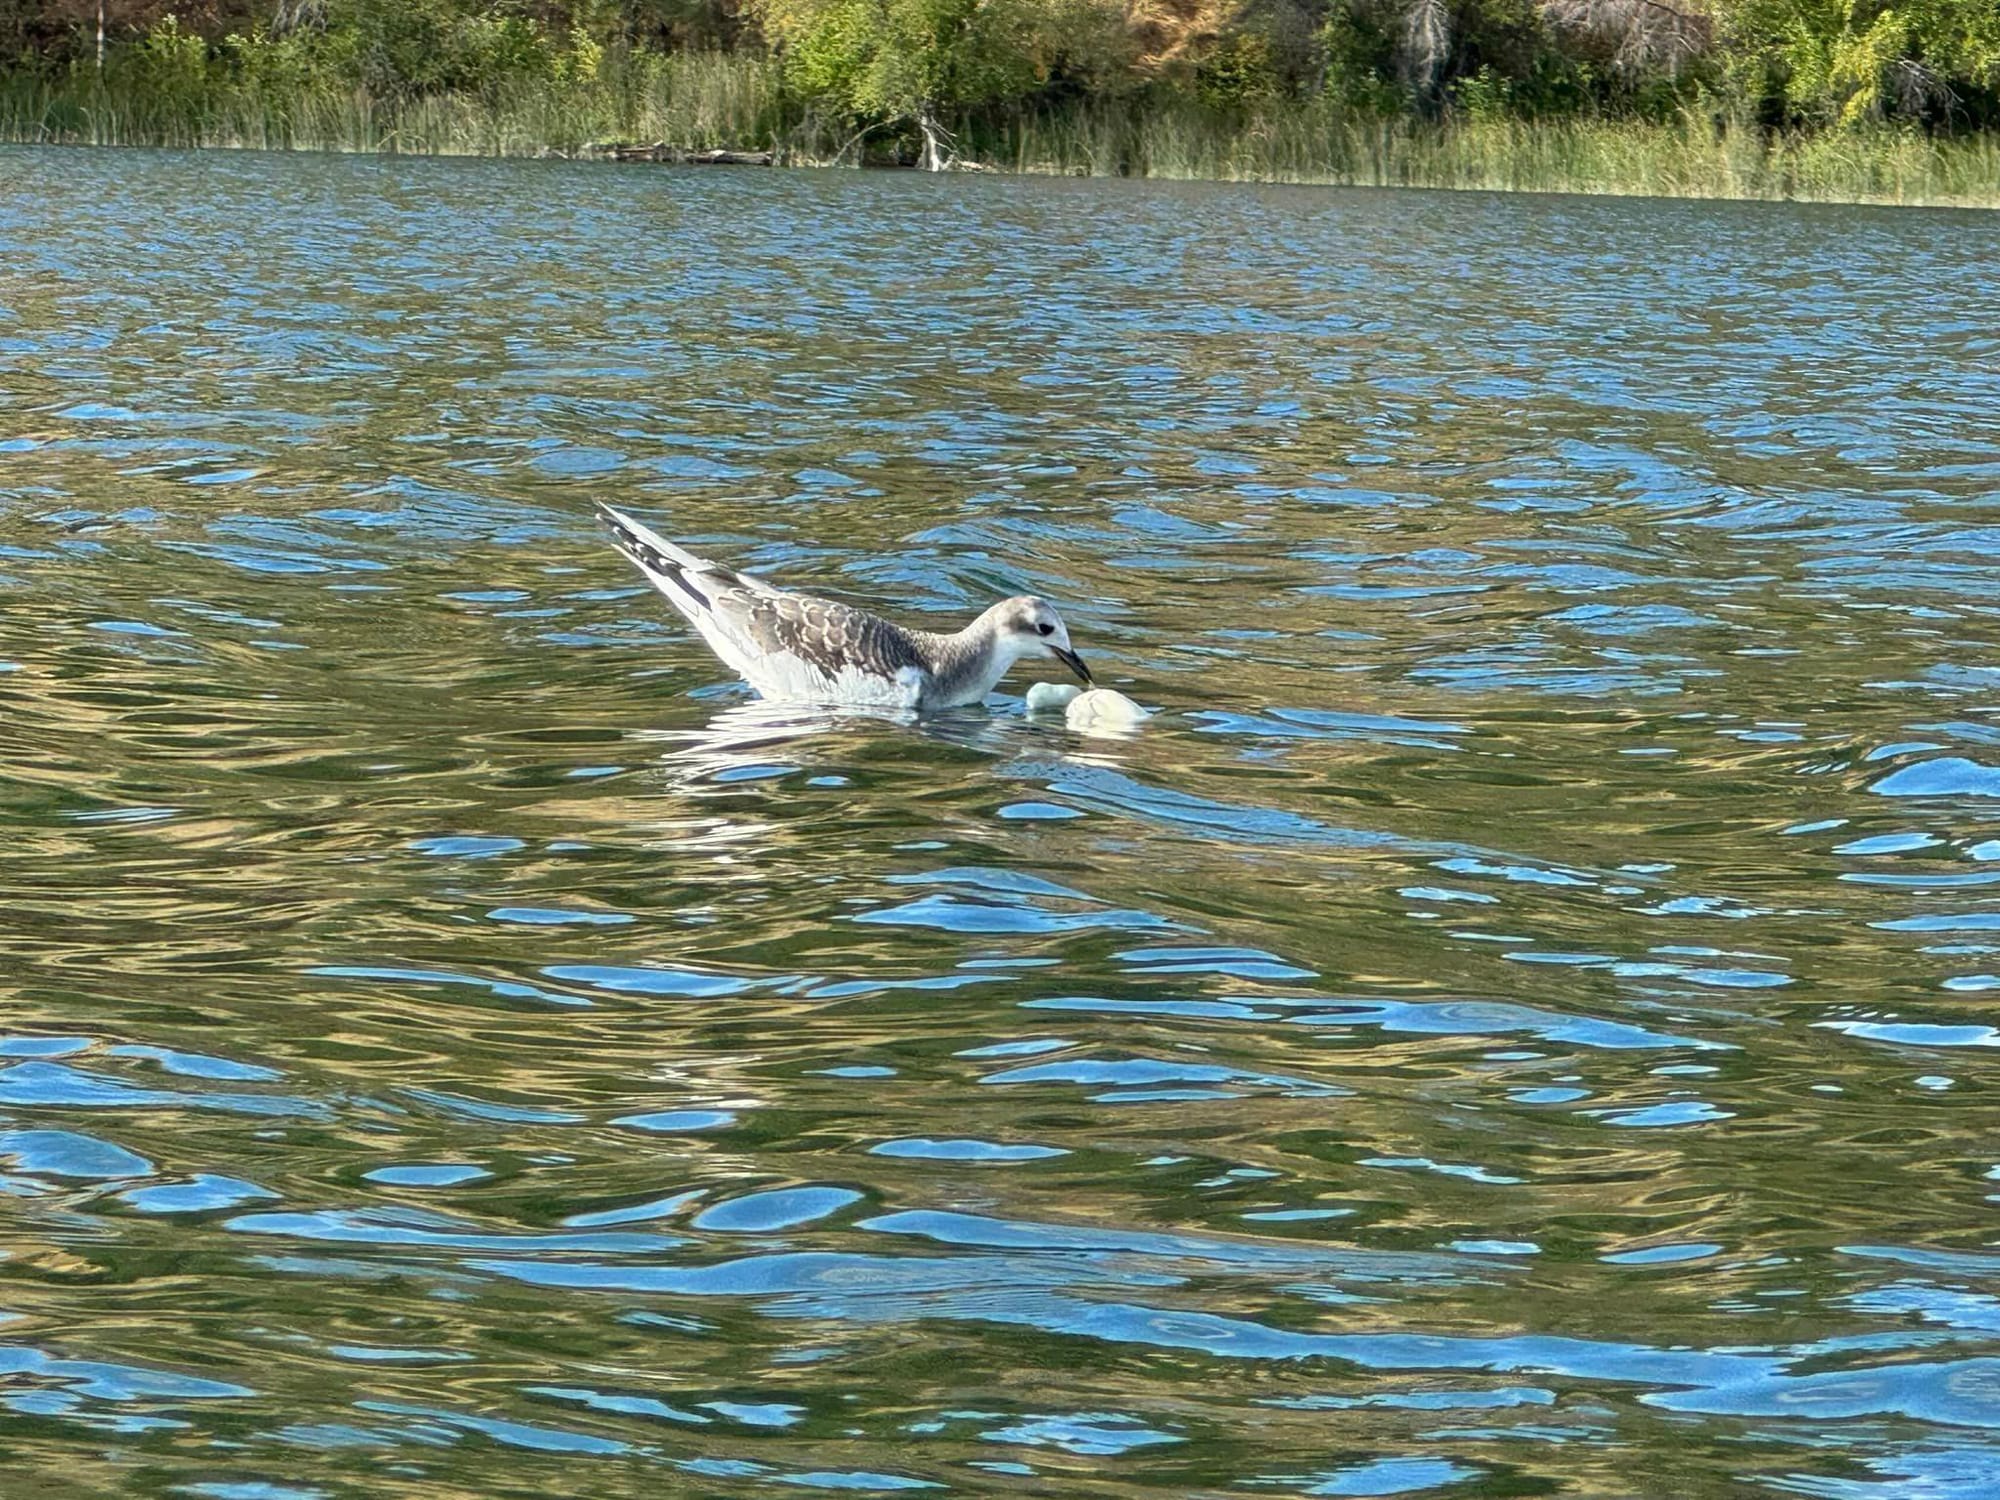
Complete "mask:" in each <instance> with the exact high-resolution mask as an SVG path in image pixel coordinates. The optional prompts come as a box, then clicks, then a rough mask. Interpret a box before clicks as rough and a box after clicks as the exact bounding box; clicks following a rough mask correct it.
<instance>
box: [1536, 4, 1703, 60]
mask: <svg viewBox="0 0 2000 1500" xmlns="http://www.w3.org/2000/svg"><path fill="white" fill-rule="evenodd" d="M1541 8H1542V14H1543V15H1545V16H1547V17H1548V18H1549V20H1550V21H1552V22H1553V23H1554V24H1556V25H1557V26H1563V27H1567V28H1569V29H1570V30H1572V31H1581V32H1586V33H1589V34H1591V35H1594V36H1598V37H1601V38H1603V39H1605V40H1606V41H1608V42H1610V43H1611V44H1612V46H1613V49H1614V50H1613V52H1612V63H1613V65H1614V66H1616V67H1618V68H1620V69H1623V70H1624V71H1626V72H1632V73H1637V72H1643V71H1647V70H1651V69H1656V68H1664V69H1666V70H1667V71H1668V72H1678V71H1679V70H1680V69H1681V67H1682V66H1683V65H1685V64H1686V63H1687V62H1688V61H1689V60H1690V59H1692V58H1695V57H1699V56H1700V55H1701V54H1702V53H1704V52H1706V51H1707V50H1708V49H1709V47H1710V46H1711V45H1712V44H1713V42H1714V40H1715V24H1714V22H1713V21H1712V20H1711V19H1710V18H1709V17H1708V16H1706V15H1703V14H1701V13H1700V12H1699V11H1690V10H1682V9H1680V8H1679V7H1678V6H1674V5H1669V4H1667V3H1665V0H1541Z"/></svg>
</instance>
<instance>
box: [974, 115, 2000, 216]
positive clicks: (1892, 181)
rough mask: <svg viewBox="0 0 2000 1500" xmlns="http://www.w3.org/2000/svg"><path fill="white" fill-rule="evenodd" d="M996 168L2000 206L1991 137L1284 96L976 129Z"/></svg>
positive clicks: (1997, 154) (1041, 118)
mask: <svg viewBox="0 0 2000 1500" xmlns="http://www.w3.org/2000/svg"><path fill="white" fill-rule="evenodd" d="M986 144H987V145H988V147H989V149H990V150H991V151H992V156H991V157H990V158H989V159H991V160H992V161H993V162H994V164H995V165H999V166H1005V167H1007V168H1008V169H1010V170H1013V171H1017V172H1050V173H1058V174H1063V175H1103V174H1107V173H1118V174H1122V175H1129V176H1136V177H1160V178H1174V179H1207V180H1224V181H1249V182H1295V183H1333V184H1351V185H1357V186H1369V187H1431V188H1473V189H1487V190H1494V191H1515V192H1558V193H1614V194H1628V195H1642V196H1653V197H1683V198H1762V199H1805V200H1814V201H1826V202H1871V203H1907V204H1952V205H1961V206H1982V207H2000V136H1996V135H1992V134H1985V135H1969V136H1960V137H1929V136H1925V135H1922V134H1920V133H1918V132H1916V131H1897V130H1889V129H1883V130H1877V131H1853V130H1845V131H1827V132H1822V133H1816V134H1814V133H1798V134H1773V133H1768V132H1764V131H1760V130H1757V129H1755V128H1751V127H1745V126H1724V127H1721V128H1718V127H1717V126H1716V125H1715V124H1714V123H1712V122H1710V121H1708V120H1700V121H1696V120H1683V121H1676V122H1668V123H1659V124H1655V123H1646V122H1640V121H1593V120H1569V121H1543V122H1526V121H1519V120H1458V121H1454V122H1452V123H1449V124H1443V125H1437V124H1428V123H1425V122H1422V121H1417V120H1410V119H1393V120H1381V119H1365V118H1356V117H1354V116H1352V115H1344V114H1342V113H1340V112H1338V111H1336V110H1333V109H1330V108H1321V107H1317V106H1312V105H1297V106H1292V107H1289V108H1281V109H1273V110H1270V111H1267V112H1264V113H1259V114H1253V115H1249V116H1245V117H1241V118H1237V119H1233V120H1232V119H1229V118H1226V117H1223V116H1218V115H1216V114H1214V113H1212V112H1209V111H1206V110H1202V109H1200V108H1195V107H1177V106H1176V105H1174V104H1172V103H1167V104H1161V103H1158V102H1154V103H1152V104H1150V105H1148V106H1146V107H1144V108H1130V107H1127V108H1118V107H1104V106H1083V107H1080V108H1078V109H1075V110H1071V111H1067V112H1064V113H1060V114H1044V115H1038V116H1028V117H1025V118H1022V119H1020V120H1018V121H1015V122H1012V123H1011V124H1009V125H1006V126H1002V127H998V128H994V129H991V130H989V131H988V132H987V139H986Z"/></svg>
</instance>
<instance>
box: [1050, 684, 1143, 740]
mask: <svg viewBox="0 0 2000 1500" xmlns="http://www.w3.org/2000/svg"><path fill="white" fill-rule="evenodd" d="M1151 717H1152V715H1151V714H1150V713H1148V712H1147V711H1146V710H1145V709H1143V708H1141V707H1139V705H1138V704H1136V703H1134V702H1133V701H1132V700H1131V699H1130V698H1128V697H1126V696H1125V695H1124V694H1123V693H1121V692H1117V691H1115V690H1114V689H1112V688H1092V689H1091V690H1090V691H1089V692H1087V693H1079V694H1077V695H1076V696H1075V697H1074V698H1072V699H1070V701H1069V706H1068V707H1067V708H1066V709H1064V710H1063V720H1064V722H1065V723H1067V724H1068V725H1069V727H1070V728H1071V729H1074V730H1075V731H1076V732H1077V733H1078V734H1119V733H1122V732H1123V731H1126V730H1129V729H1131V728H1132V727H1133V726H1134V725H1136V724H1138V723H1139V722H1140V721H1141V720H1143V719H1150V718H1151Z"/></svg>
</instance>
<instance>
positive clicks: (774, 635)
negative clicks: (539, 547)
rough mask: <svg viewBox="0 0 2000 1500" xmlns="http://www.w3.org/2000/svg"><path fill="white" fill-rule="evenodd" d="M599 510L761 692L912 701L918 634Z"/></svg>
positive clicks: (630, 552)
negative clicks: (790, 589) (787, 587)
mask: <svg viewBox="0 0 2000 1500" xmlns="http://www.w3.org/2000/svg"><path fill="white" fill-rule="evenodd" d="M598 510H599V512H600V513H601V515H602V516H603V518H604V522H605V524H606V525H607V526H609V527H610V529H611V535H612V539H613V540H614V541H616V542H617V544H618V550H619V551H621V552H623V553H624V554H625V555H626V557H628V558H630V559H631V560H632V562H633V563H635V564H636V565H637V566H638V569H639V571H640V572H641V573H643V574H645V576H646V581H647V582H648V583H650V584H652V585H653V587H654V588H656V589H658V590H659V591H660V592H661V593H662V594H664V595H666V597H667V601H668V602H669V603H671V604H672V605H673V606H674V608H675V609H677V610H679V611H680V612H681V614H682V615H684V616H685V617H686V618H687V621H688V623H689V624H691V625H693V626H694V628H695V629H696V630H697V631H699V632H700V633H701V637H702V639H703V640H705V641H707V642H708V645H709V649H710V650H712V651H714V652H715V654H716V655H717V656H719V657H721V658H722V660H723V661H724V662H725V663H726V664H727V665H729V666H730V667H732V668H734V669H735V670H736V671H737V672H738V673H740V674H741V675H742V676H743V677H744V678H745V679H746V680H747V681H748V682H749V683H750V685H751V686H753V687H755V688H756V689H757V690H758V691H759V692H760V693H762V694H764V696H765V697H767V698H788V699H804V700H809V701H814V702H822V703H824V702H835V703H873V704H883V705H887V706H891V707H898V708H914V707H916V706H917V704H918V701H919V700H920V699H921V697H922V695H923V691H924V688H925V685H926V683H927V682H928V680H929V675H930V674H929V670H928V667H927V665H926V662H925V660H924V655H923V652H922V651H921V650H920V648H919V645H918V642H917V640H916V638H915V637H913V636H912V635H911V634H910V632H908V631H907V630H904V629H903V628H902V627H901V626H899V625H895V624H892V623H891V622H889V621H888V620H884V619H882V618H881V617H880V616H877V615H872V614H869V613H868V612H867V611H866V610H861V609H855V608H853V607H852V606H850V605H846V604H839V603H836V602H835V601H833V600H831V599H816V598H813V597H812V596H811V595H809V594H792V593H787V592H785V591H784V590H783V589H777V588H773V587H772V586H771V585H770V584H768V583H766V582H764V580H763V579H761V578H757V577H754V576H753V575H751V574H748V573H738V572H736V571H734V570H733V569H730V568H725V567H723V566H722V565H721V564H720V563H716V562H712V561H710V560H709V559H707V558H704V557H697V556H695V555H694V554H693V553H692V552H689V551H688V550H687V549H686V548H684V547H681V546H678V545H676V544H675V543H673V542H670V541H668V540H667V539H666V538H665V537H663V536H660V535H659V534H658V533H656V532H654V531H651V530H649V529H648V528H647V527H645V526H642V525H641V524H640V523H639V522H637V521H635V520H633V519H632V518H631V517H630V516H628V515H625V514H624V513H623V512H622V511H616V510H613V509H612V508H611V507H610V506H608V505H600V506H598Z"/></svg>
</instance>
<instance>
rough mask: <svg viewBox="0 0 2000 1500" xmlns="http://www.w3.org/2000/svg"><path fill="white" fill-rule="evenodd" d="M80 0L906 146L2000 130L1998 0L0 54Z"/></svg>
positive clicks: (1415, 8) (1206, 9)
mask: <svg viewBox="0 0 2000 1500" xmlns="http://www.w3.org/2000/svg"><path fill="white" fill-rule="evenodd" d="M100 14H101V16H102V24H103V29H104V35H105V39H106V42H107V50H106V53H105V58H104V62H103V68H104V72H105V75H106V78H107V80H110V79H123V80H125V81H126V82H127V83H128V84H129V85H131V86H133V87H142V86H143V87H144V88H147V89H151V90H154V91H155V92H165V93H167V94H171V95H174V96H176V97H178V96H181V95H189V94H191V93H193V92H198V91H199V90H200V88H202V87H204V86H214V85H215V84H216V83H217V81H218V80H221V81H224V82H227V83H229V84H231V86H246V87H247V86H256V87H264V88H268V89H271V90H280V89H283V88H286V87H298V88H304V87H306V86H308V85H311V86H314V87H321V88H325V89H345V90H350V91H351V90H361V91H365V92H366V93H367V94H369V95H370V96H373V97H379V98H384V99H392V100H393V99H412V98H423V97H428V96H432V95H442V94H474V95H477V94H481V93H487V94H490V93H492V92H494V91H504V90H506V89H508V88H509V87H510V86H512V85H514V84H517V83H523V82H534V83H537V84H553V85H561V84H564V83H566V82H577V81H587V80H590V79H594V78H597V77H598V76H599V75H600V73H602V72H605V71H607V70H608V71H610V72H615V73H618V75H619V76H621V77H622V76H641V75H643V74H644V72H645V68H644V66H643V64H644V61H645V59H647V58H648V57H653V58H657V57H658V56H660V55H662V54H663V53H666V52H670V51H675V50H680V51H687V50H700V49H711V50H712V49H718V48H732V49H737V50H743V49H750V50H755V51H763V52H768V53H769V54H771V55H773V56H775V58H776V59H777V61H778V65H779V67H780V69H781V74H782V78H783V80H784V86H785V89H786V91H787V93H788V95H789V97H790V99H791V100H792V101H793V105H794V107H796V108H798V109H801V110H806V111H810V112H812V113H813V114H814V115H815V116H816V117H818V118H821V119H824V120H830V121H835V122H845V123H846V125H848V126H849V127H851V128H852V129H853V130H855V131H863V130H866V129H868V128H869V127H875V128H877V129H880V128H881V127H884V126H895V127H896V128H898V129H902V130H920V131H921V132H922V135H923V140H924V143H925V149H926V151H927V153H929V152H932V151H933V150H934V149H935V148H936V147H937V142H938V141H939V140H940V139H942V138H943V132H944V131H945V130H946V129H948V128H949V126H950V123H951V122H952V121H953V120H956V119H963V118H966V117H968V116H978V115H981V114H982V113H984V114H985V115H992V114H993V113H994V112H996V111H999V112H1007V111H1013V112H1016V113H1019V112H1023V111H1030V110H1034V109H1037V108H1041V107H1044V106H1047V105H1050V104H1052V103H1057V102H1062V101H1069V100H1074V99H1076V98H1078V97H1085V96H1089V97H1103V96H1106V95H1112V94H1120V95H1129V94H1140V93H1147V94H1157V95H1161V96H1163V97H1177V98H1182V99H1186V100H1190V101H1194V102H1195V103H1196V104H1198V106H1199V107H1202V108H1205V109H1208V110H1211V111H1215V112H1221V113H1229V114H1235V115H1238V116H1244V117H1248V116H1252V115H1254V114H1256V113H1257V112H1259V111H1267V110H1270V109H1273V108H1278V107H1281V106H1283V105H1285V104H1286V103H1288V102H1317V103H1319V104H1321V105H1323V106H1324V107H1329V108H1336V109H1339V110H1342V111H1345V112H1347V113H1349V114H1351V115H1357V114H1358V115H1364V116H1371V115H1372V116H1391V115H1397V114H1411V113H1414V114H1421V115H1429V116H1452V115H1470V116H1475V117H1480V118H1550V117H1556V118H1560V117H1567V116H1578V115H1588V116H1594V117H1600V118H1604V117H1612V118H1615V117H1621V116H1644V117H1655V118H1657V117H1661V116H1692V117H1695V118H1701V117H1704V116H1709V117H1714V118H1716V119H1718V120H1721V119H1725V118H1734V119H1735V120H1737V121H1738V122H1746V121H1747V122H1756V123H1760V124H1762V125H1766V126H1786V127H1790V126H1809V127H1818V128H1825V129H1832V130H1840V129H1850V128H1865V127H1872V126H1877V125H1881V124H1885V123H1886V124H1894V125H1903V126H1917V127H1921V128H1924V129H1932V130H1936V129H1952V128H1957V127H1968V126H1992V125H2000V0H173V3H170V0H103V4H102V5H101V6H100V5H99V4H98V0H0V66H7V63H6V59H7V57H8V56H11V57H12V59H13V62H12V64H11V68H12V70H13V71H15V72H17V73H18V72H21V71H23V70H26V71H29V72H35V73H39V74H41V75H43V76H50V75H54V74H60V73H64V72H66V71H67V72H84V73H89V72H91V71H94V70H95V69H96V68H97V66H98V58H97V45H96V42H97V31H98V26H99V17H100ZM204 80H205V81H206V82H204ZM887 133H892V132H885V134H887Z"/></svg>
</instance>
